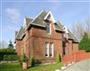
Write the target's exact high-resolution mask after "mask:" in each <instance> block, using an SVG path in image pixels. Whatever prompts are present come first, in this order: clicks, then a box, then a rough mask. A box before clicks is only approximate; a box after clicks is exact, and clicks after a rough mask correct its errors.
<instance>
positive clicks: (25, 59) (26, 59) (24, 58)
mask: <svg viewBox="0 0 90 71" xmlns="http://www.w3.org/2000/svg"><path fill="white" fill-rule="evenodd" d="M21 61H22V62H27V61H28V58H27V57H26V55H25V54H23V55H22V57H21Z"/></svg>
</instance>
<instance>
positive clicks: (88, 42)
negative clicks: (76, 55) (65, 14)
mask: <svg viewBox="0 0 90 71" xmlns="http://www.w3.org/2000/svg"><path fill="white" fill-rule="evenodd" d="M79 47H80V50H85V51H87V52H90V38H89V36H88V34H87V33H85V34H84V36H83V38H82V40H81V41H80V43H79Z"/></svg>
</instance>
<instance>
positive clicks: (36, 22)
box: [28, 11, 48, 27]
mask: <svg viewBox="0 0 90 71" xmlns="http://www.w3.org/2000/svg"><path fill="white" fill-rule="evenodd" d="M47 13H48V12H46V11H42V12H41V13H40V14H39V15H38V16H37V17H36V18H35V19H33V20H32V22H31V23H29V25H28V27H29V26H30V25H34V26H41V27H46V23H45V21H44V17H45V16H46V15H47Z"/></svg>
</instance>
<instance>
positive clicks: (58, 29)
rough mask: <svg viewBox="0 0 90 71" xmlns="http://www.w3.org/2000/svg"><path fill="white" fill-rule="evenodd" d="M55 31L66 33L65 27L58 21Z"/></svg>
mask: <svg viewBox="0 0 90 71" xmlns="http://www.w3.org/2000/svg"><path fill="white" fill-rule="evenodd" d="M55 30H57V31H61V32H64V26H63V25H62V24H61V23H60V22H59V21H58V22H57V23H55Z"/></svg>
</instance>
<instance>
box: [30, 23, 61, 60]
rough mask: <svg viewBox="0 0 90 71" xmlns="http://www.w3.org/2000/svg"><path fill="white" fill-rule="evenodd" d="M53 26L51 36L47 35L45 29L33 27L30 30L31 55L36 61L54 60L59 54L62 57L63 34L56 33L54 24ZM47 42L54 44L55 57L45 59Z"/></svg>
mask: <svg viewBox="0 0 90 71" xmlns="http://www.w3.org/2000/svg"><path fill="white" fill-rule="evenodd" d="M50 24H51V34H49V33H47V31H46V30H45V29H42V28H39V27H32V28H31V29H30V30H29V35H30V38H29V41H30V46H29V47H30V50H31V55H33V56H34V57H35V59H39V60H40V59H41V60H42V61H43V60H44V61H45V60H51V61H52V60H54V59H55V56H56V54H57V53H59V54H61V55H62V34H61V33H58V32H56V31H55V28H54V24H53V23H50ZM45 42H49V43H54V48H55V50H54V52H55V54H54V57H53V58H47V57H45V49H44V47H45Z"/></svg>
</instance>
